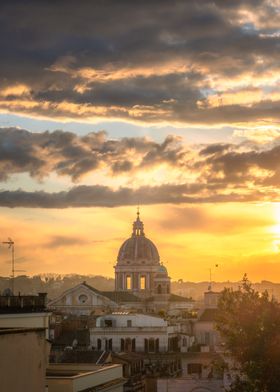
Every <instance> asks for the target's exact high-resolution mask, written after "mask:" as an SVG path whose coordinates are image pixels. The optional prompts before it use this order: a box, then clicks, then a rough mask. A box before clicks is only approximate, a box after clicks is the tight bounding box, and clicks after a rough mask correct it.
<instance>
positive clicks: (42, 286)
mask: <svg viewBox="0 0 280 392" xmlns="http://www.w3.org/2000/svg"><path fill="white" fill-rule="evenodd" d="M83 281H86V282H87V283H88V284H89V285H91V286H93V287H95V288H96V289H98V290H101V291H106V290H107V291H111V290H114V287H115V284H114V279H113V278H106V277H104V276H93V275H76V274H71V275H55V274H45V275H35V276H31V277H28V276H25V275H21V276H17V277H16V279H15V294H18V292H20V293H21V294H22V295H23V294H37V293H38V292H47V293H48V298H49V299H52V298H55V297H57V296H58V295H59V294H61V293H62V292H63V291H65V290H67V289H70V288H71V287H74V286H75V285H77V284H79V283H81V282H83ZM240 284H241V283H240V282H213V283H212V290H214V291H221V290H223V288H224V287H233V288H238V286H240ZM208 286H209V282H184V281H182V280H179V281H177V282H172V284H171V290H172V292H173V293H174V294H178V295H182V296H184V297H192V298H193V299H195V300H202V298H203V293H204V292H205V291H207V290H208ZM253 286H254V288H255V289H256V290H258V291H261V292H262V291H264V290H267V291H268V292H269V294H270V295H274V296H275V298H277V299H279V300H280V283H272V282H268V281H262V282H260V283H254V284H253ZM7 287H10V279H9V278H7V277H0V292H1V293H2V292H3V290H4V289H5V288H7Z"/></svg>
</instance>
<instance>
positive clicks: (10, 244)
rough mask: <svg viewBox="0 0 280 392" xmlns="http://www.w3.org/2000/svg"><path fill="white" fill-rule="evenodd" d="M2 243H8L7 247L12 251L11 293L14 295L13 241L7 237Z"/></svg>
mask: <svg viewBox="0 0 280 392" xmlns="http://www.w3.org/2000/svg"><path fill="white" fill-rule="evenodd" d="M2 244H5V245H8V248H9V249H11V251H12V293H13V295H14V289H15V242H14V241H13V240H12V239H11V238H8V241H3V242H2Z"/></svg>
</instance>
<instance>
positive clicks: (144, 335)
mask: <svg viewBox="0 0 280 392" xmlns="http://www.w3.org/2000/svg"><path fill="white" fill-rule="evenodd" d="M178 332H179V328H178V327H177V326H168V324H167V321H165V320H164V319H162V318H160V317H154V316H149V315H144V314H124V313H123V314H111V315H107V316H101V317H98V318H97V320H96V327H94V328H91V330H90V339H91V345H92V346H93V347H94V348H95V349H97V350H110V351H114V352H140V353H143V352H146V353H160V352H161V353H166V352H170V351H178V340H179V338H178Z"/></svg>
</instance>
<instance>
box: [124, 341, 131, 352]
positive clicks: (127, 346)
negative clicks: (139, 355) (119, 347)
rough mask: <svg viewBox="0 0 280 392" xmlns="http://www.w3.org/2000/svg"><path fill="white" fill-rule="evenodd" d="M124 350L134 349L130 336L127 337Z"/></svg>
mask: <svg viewBox="0 0 280 392" xmlns="http://www.w3.org/2000/svg"><path fill="white" fill-rule="evenodd" d="M124 351H126V352H131V351H132V342H131V339H130V338H126V339H125V342H124Z"/></svg>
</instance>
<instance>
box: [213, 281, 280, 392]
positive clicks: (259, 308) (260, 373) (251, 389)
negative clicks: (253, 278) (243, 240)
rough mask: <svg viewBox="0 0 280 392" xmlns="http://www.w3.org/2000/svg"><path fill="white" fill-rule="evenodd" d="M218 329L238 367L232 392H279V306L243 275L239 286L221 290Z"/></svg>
mask: <svg viewBox="0 0 280 392" xmlns="http://www.w3.org/2000/svg"><path fill="white" fill-rule="evenodd" d="M217 329H218V331H219V332H220V334H221V336H222V338H223V340H224V343H225V346H226V349H227V350H229V352H230V354H231V356H232V357H233V359H235V360H236V361H237V363H238V365H239V366H240V377H239V378H237V379H236V380H235V382H234V383H233V385H232V389H231V391H232V392H237V391H238V392H243V391H244V392H279V390H280V305H279V303H278V302H277V301H276V300H275V299H274V298H273V297H270V296H269V295H268V293H267V291H265V292H263V293H259V292H258V291H255V290H254V289H253V288H252V286H251V284H250V282H249V281H248V279H247V277H246V275H245V276H244V278H243V282H242V286H241V287H240V288H239V289H238V290H236V291H234V290H233V289H228V288H226V289H224V291H223V292H222V295H221V298H220V300H219V305H218V315H217Z"/></svg>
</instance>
